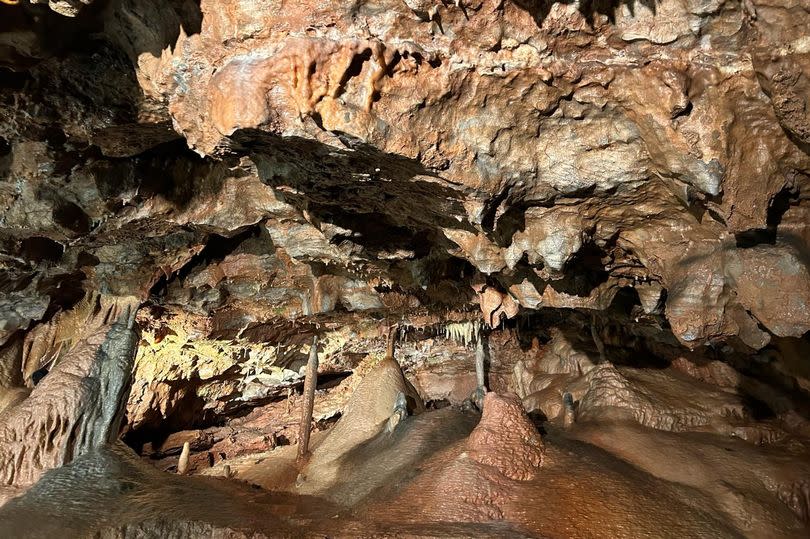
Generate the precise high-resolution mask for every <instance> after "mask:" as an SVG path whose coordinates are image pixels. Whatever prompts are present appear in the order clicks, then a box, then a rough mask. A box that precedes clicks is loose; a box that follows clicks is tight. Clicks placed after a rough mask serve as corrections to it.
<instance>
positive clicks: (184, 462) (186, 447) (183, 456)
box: [177, 442, 191, 475]
mask: <svg viewBox="0 0 810 539" xmlns="http://www.w3.org/2000/svg"><path fill="white" fill-rule="evenodd" d="M190 453H191V444H189V443H188V442H186V443H184V444H183V450H182V451H181V452H180V460H178V461H177V473H178V474H180V475H185V474H186V473H187V472H188V457H189V454H190Z"/></svg>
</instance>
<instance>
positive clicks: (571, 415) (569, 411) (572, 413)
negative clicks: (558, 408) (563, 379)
mask: <svg viewBox="0 0 810 539" xmlns="http://www.w3.org/2000/svg"><path fill="white" fill-rule="evenodd" d="M574 421H576V410H575V409H574V397H573V395H571V394H570V393H568V392H566V393H564V394H563V426H564V427H566V428H567V427H570V426H571V425H573V424H574Z"/></svg>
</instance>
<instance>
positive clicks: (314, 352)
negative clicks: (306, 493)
mask: <svg viewBox="0 0 810 539" xmlns="http://www.w3.org/2000/svg"><path fill="white" fill-rule="evenodd" d="M317 386H318V336H317V335H316V336H315V337H313V338H312V348H310V351H309V361H308V362H307V373H306V377H305V378H304V401H303V403H302V404H301V424H300V426H299V431H298V459H297V460H298V463H299V464H300V463H303V462H304V461H305V459H306V458H307V455H308V454H309V434H310V427H311V425H312V409H313V406H314V404H315V388H316V387H317Z"/></svg>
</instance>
